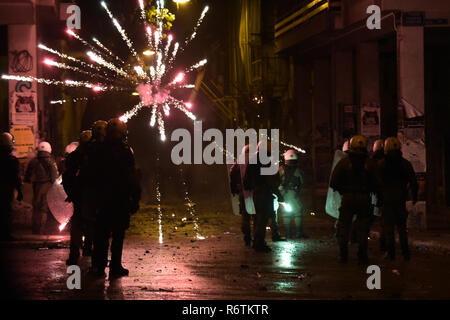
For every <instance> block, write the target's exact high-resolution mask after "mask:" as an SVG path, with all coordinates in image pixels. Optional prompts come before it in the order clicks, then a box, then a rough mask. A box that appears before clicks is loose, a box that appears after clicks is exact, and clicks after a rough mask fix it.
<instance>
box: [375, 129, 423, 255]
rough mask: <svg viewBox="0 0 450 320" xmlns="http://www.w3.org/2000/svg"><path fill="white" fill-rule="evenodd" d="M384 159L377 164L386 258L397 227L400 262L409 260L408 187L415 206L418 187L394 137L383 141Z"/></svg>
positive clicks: (410, 166)
mask: <svg viewBox="0 0 450 320" xmlns="http://www.w3.org/2000/svg"><path fill="white" fill-rule="evenodd" d="M384 153H385V157H384V159H382V160H380V161H379V165H378V168H379V177H380V180H381V185H382V197H383V198H382V199H383V205H382V208H381V218H382V220H383V228H384V231H385V237H386V249H387V258H389V259H390V260H394V259H395V228H396V227H397V231H398V235H399V240H400V247H401V251H402V255H403V258H404V259H405V260H409V259H410V250H409V246H408V233H407V228H406V222H407V218H408V212H407V211H406V200H407V197H408V187H409V188H410V190H411V193H412V200H413V203H414V204H415V203H416V202H417V193H418V184H417V180H416V176H415V173H414V169H413V167H412V165H411V163H410V162H409V161H408V160H406V159H405V158H403V157H402V152H401V143H400V141H399V140H398V139H397V138H396V137H390V138H388V139H386V143H385V145H384Z"/></svg>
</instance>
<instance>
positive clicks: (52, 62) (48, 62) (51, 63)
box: [44, 59, 55, 66]
mask: <svg viewBox="0 0 450 320" xmlns="http://www.w3.org/2000/svg"><path fill="white" fill-rule="evenodd" d="M44 63H45V64H46V65H49V66H52V65H54V63H55V61H53V60H51V59H45V60H44Z"/></svg>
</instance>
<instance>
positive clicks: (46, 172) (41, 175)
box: [24, 141, 58, 234]
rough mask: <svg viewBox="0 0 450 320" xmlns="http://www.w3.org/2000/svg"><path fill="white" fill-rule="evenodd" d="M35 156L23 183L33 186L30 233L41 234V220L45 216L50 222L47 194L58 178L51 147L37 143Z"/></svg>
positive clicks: (48, 144) (45, 143)
mask: <svg viewBox="0 0 450 320" xmlns="http://www.w3.org/2000/svg"><path fill="white" fill-rule="evenodd" d="M37 151H38V153H37V156H36V157H34V158H33V159H31V160H30V162H29V163H28V167H27V170H26V172H25V179H24V181H25V182H29V183H32V185H33V215H32V232H33V234H41V233H42V232H43V230H42V219H43V217H44V216H46V219H47V223H48V222H49V221H50V219H51V216H50V211H49V208H48V203H47V192H48V191H49V190H50V188H51V186H52V184H53V182H55V180H56V178H57V177H58V169H57V166H56V162H55V159H54V158H53V156H52V154H51V153H52V146H51V145H50V143H48V142H46V141H42V142H40V143H39V145H38V148H37Z"/></svg>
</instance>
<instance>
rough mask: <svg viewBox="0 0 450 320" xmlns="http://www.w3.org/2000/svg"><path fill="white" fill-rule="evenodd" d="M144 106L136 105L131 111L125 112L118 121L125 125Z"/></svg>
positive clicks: (141, 104)
mask: <svg viewBox="0 0 450 320" xmlns="http://www.w3.org/2000/svg"><path fill="white" fill-rule="evenodd" d="M143 106H144V104H143V103H142V102H140V103H138V104H137V105H135V106H134V108H133V109H131V110H129V111H127V112H125V113H124V114H123V115H122V116H121V117H120V118H119V120H120V121H122V122H125V123H127V122H128V120H130V119H131V118H132V117H134V116H135V115H136V114H137V113H138V111H139V110H141V109H142V107H143Z"/></svg>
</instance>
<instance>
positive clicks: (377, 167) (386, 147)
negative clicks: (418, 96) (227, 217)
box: [230, 135, 418, 264]
mask: <svg viewBox="0 0 450 320" xmlns="http://www.w3.org/2000/svg"><path fill="white" fill-rule="evenodd" d="M367 147H368V146H367V140H366V139H365V138H364V137H363V136H359V135H358V136H354V137H353V138H352V139H351V140H350V141H347V142H346V144H345V145H344V151H345V154H346V156H345V157H344V158H342V159H341V160H340V161H339V162H338V163H337V165H336V167H335V168H334V170H333V172H332V174H331V179H330V187H331V188H332V189H334V190H335V191H337V192H338V193H339V194H340V196H341V204H340V208H339V218H338V220H337V232H336V237H337V240H338V244H339V254H340V261H341V262H343V263H346V262H347V260H348V242H349V240H350V235H352V238H353V240H354V242H357V243H358V245H359V248H358V262H359V263H360V264H367V263H368V260H369V259H368V254H367V251H368V238H369V235H370V228H371V226H372V224H373V222H374V220H375V214H374V212H375V210H376V211H379V212H381V229H382V230H381V233H380V248H381V250H382V251H383V252H386V258H388V259H390V260H394V259H395V229H397V231H398V234H399V239H400V246H401V253H402V255H403V257H404V259H405V260H409V259H410V250H409V247H408V235H407V227H406V224H407V217H408V213H407V210H406V201H407V199H408V193H409V191H411V197H412V200H413V203H414V204H415V203H416V202H417V197H418V184H417V180H416V176H415V173H414V170H413V167H412V165H411V163H410V162H409V161H408V160H406V159H405V158H403V156H402V152H401V143H400V141H399V140H398V139H397V138H396V137H390V138H388V139H386V141H384V140H377V141H376V142H375V143H374V147H373V154H372V156H369V153H368V150H367ZM270 149H271V147H270V142H266V143H263V142H260V143H259V144H258V148H257V152H256V154H254V155H251V154H250V153H249V150H250V146H249V145H246V146H245V147H244V148H243V150H242V154H241V156H240V158H239V160H238V161H236V163H235V164H234V165H233V166H232V167H231V170H230V188H231V193H232V194H233V195H234V196H239V211H240V214H241V216H242V232H243V234H244V242H245V244H246V245H247V246H250V245H251V244H252V241H253V248H254V249H255V250H256V251H262V252H269V251H271V249H270V247H269V246H268V245H267V243H266V241H265V232H266V228H267V226H268V222H269V220H271V224H270V229H271V231H272V240H273V241H283V240H286V239H285V238H282V237H281V236H280V233H279V228H278V216H277V202H278V203H279V204H282V206H281V208H280V209H281V212H282V213H283V220H284V225H285V230H286V236H287V238H291V237H292V236H293V234H292V232H291V230H292V228H291V227H292V226H291V224H292V223H294V224H295V228H296V237H297V238H306V237H307V236H306V235H305V233H304V232H303V205H302V202H301V200H300V190H301V189H302V186H303V184H304V179H303V175H302V173H301V171H300V168H299V166H298V162H297V161H298V155H297V153H296V152H295V150H288V151H286V152H285V153H284V163H282V164H281V165H280V167H279V171H278V173H276V174H274V175H262V174H261V173H260V169H261V167H263V166H264V165H263V164H262V161H261V157H260V155H261V153H262V152H265V153H266V154H267V155H268V156H270V151H271V150H270ZM251 157H255V158H256V159H254V160H255V161H250V159H251ZM253 217H254V219H253ZM252 219H253V220H254V223H253V225H254V228H253V234H252V232H251V220H252Z"/></svg>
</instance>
